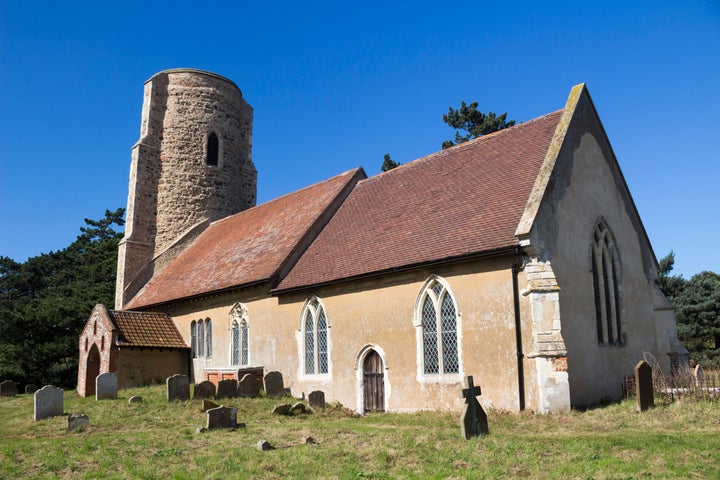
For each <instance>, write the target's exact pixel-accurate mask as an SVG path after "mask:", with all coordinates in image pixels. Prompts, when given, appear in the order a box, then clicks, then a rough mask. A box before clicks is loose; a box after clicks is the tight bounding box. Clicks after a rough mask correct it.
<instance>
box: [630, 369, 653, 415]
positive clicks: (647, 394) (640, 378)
mask: <svg viewBox="0 0 720 480" xmlns="http://www.w3.org/2000/svg"><path fill="white" fill-rule="evenodd" d="M635 389H636V390H637V408H638V412H644V411H645V410H647V409H649V408H650V407H652V406H654V405H655V400H654V398H653V383H652V367H651V366H650V364H648V363H647V362H646V361H645V360H640V361H639V362H638V364H637V365H636V366H635Z"/></svg>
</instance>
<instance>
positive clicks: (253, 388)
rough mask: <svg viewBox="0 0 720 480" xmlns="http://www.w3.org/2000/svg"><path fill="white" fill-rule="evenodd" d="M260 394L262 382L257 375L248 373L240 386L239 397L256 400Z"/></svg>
mask: <svg viewBox="0 0 720 480" xmlns="http://www.w3.org/2000/svg"><path fill="white" fill-rule="evenodd" d="M259 394H260V380H258V379H257V377H256V376H255V375H252V374H250V373H246V374H245V375H244V376H243V377H242V380H240V384H239V385H238V395H240V396H241V397H250V398H255V397H257V396H258V395H259Z"/></svg>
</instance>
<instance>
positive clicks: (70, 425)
mask: <svg viewBox="0 0 720 480" xmlns="http://www.w3.org/2000/svg"><path fill="white" fill-rule="evenodd" d="M88 425H90V417H88V416H87V415H85V414H80V415H68V417H67V429H68V432H69V431H71V430H76V429H78V428H80V427H86V426H88Z"/></svg>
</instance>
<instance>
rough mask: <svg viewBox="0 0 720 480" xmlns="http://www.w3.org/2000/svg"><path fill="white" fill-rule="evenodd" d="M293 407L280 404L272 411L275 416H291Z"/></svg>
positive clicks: (287, 404)
mask: <svg viewBox="0 0 720 480" xmlns="http://www.w3.org/2000/svg"><path fill="white" fill-rule="evenodd" d="M291 407H292V405H290V404H289V403H278V404H277V405H275V406H274V407H273V409H272V414H273V415H290V408H291Z"/></svg>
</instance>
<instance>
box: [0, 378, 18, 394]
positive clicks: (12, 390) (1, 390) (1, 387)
mask: <svg viewBox="0 0 720 480" xmlns="http://www.w3.org/2000/svg"><path fill="white" fill-rule="evenodd" d="M15 395H17V385H16V384H15V382H13V381H12V380H5V381H4V382H0V397H14V396H15Z"/></svg>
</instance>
